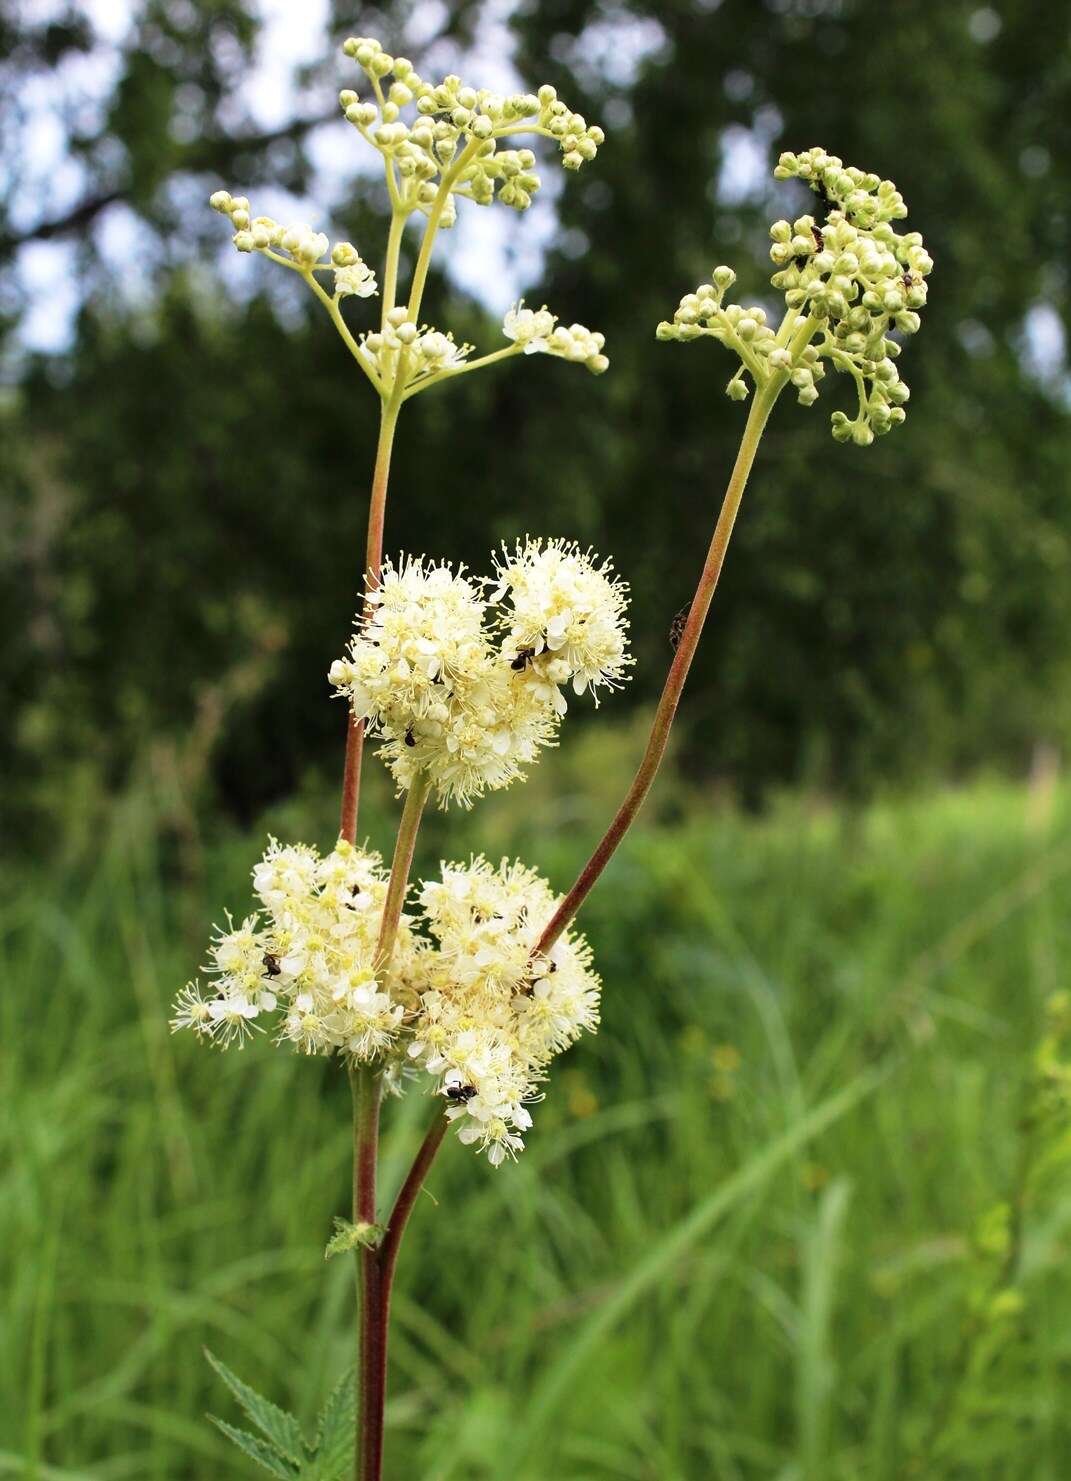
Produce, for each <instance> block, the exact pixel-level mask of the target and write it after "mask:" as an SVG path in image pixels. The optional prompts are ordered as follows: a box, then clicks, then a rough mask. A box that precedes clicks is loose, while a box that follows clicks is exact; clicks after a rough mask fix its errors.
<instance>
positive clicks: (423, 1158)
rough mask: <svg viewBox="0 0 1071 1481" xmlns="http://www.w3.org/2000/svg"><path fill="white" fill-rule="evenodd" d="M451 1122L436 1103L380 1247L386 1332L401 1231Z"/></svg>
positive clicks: (402, 1232)
mask: <svg viewBox="0 0 1071 1481" xmlns="http://www.w3.org/2000/svg"><path fill="white" fill-rule="evenodd" d="M449 1124H450V1123H449V1122H448V1121H447V1119H446V1116H445V1114H444V1113H443V1111H442V1109H441V1108H439V1107H436V1112H435V1119H434V1121H433V1122H432V1123H431V1125H430V1127H429V1128H428V1133H427V1136H425V1138H424V1140H423V1141H422V1142H421V1144H420V1150H419V1152H418V1153H417V1154H416V1157H415V1158H414V1159H413V1165H412V1167H411V1168H410V1169H409V1174H408V1176H407V1177H406V1180H405V1182H404V1183H403V1184H402V1186H401V1188H400V1189H399V1192H398V1197H397V1198H396V1199H395V1200H394V1207H393V1208H392V1209H391V1214H390V1223H389V1224H388V1225H387V1232H386V1234H385V1235H384V1236H383V1243H382V1244H381V1245H380V1247H379V1268H380V1282H381V1286H382V1291H383V1327H384V1336H385V1335H386V1325H387V1321H386V1319H387V1316H388V1313H389V1308H390V1293H391V1287H392V1285H393V1284H394V1267H395V1266H396V1265H397V1263H398V1250H399V1248H400V1247H401V1243H402V1235H403V1234H404V1233H405V1226H406V1225H407V1224H408V1222H409V1216H410V1214H411V1213H412V1212H413V1206H414V1204H415V1203H416V1200H417V1194H418V1193H419V1192H420V1190H421V1188H422V1187H423V1185H424V1179H425V1178H426V1177H427V1175H428V1172H429V1170H430V1168H431V1164H432V1163H433V1162H434V1161H435V1157H436V1154H437V1153H438V1151H439V1148H440V1147H441V1146H442V1144H443V1138H444V1137H445V1136H446V1132H447V1128H448V1126H449Z"/></svg>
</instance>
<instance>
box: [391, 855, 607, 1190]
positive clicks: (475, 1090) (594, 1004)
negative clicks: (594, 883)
mask: <svg viewBox="0 0 1071 1481" xmlns="http://www.w3.org/2000/svg"><path fill="white" fill-rule="evenodd" d="M419 895H420V904H421V908H422V910H423V912H424V917H425V920H426V922H427V928H428V931H429V932H430V934H431V937H432V939H433V941H434V943H435V950H434V951H432V952H428V953H427V954H425V956H424V957H423V958H422V959H421V966H422V969H423V980H424V981H425V982H427V983H428V984H430V985H429V987H428V988H427V989H426V990H425V991H424V992H423V993H422V994H421V997H420V1005H419V1009H418V1011H417V1014H416V1016H415V1018H414V1022H413V1030H412V1033H413V1038H412V1042H411V1044H410V1046H409V1050H408V1053H409V1056H410V1058H411V1059H413V1060H415V1061H416V1062H418V1063H420V1064H422V1065H423V1067H424V1068H425V1069H426V1070H427V1071H428V1072H429V1073H431V1074H437V1075H438V1076H439V1077H440V1080H439V1088H440V1092H441V1093H442V1094H443V1095H444V1096H445V1098H446V1100H447V1102H448V1109H447V1115H448V1116H449V1118H450V1120H451V1121H453V1122H455V1123H456V1124H457V1128H458V1136H459V1138H460V1140H461V1141H463V1142H465V1143H467V1144H472V1145H475V1146H477V1148H478V1149H479V1150H486V1151H487V1153H488V1158H489V1160H490V1161H491V1163H492V1164H493V1165H497V1164H498V1163H500V1162H501V1161H502V1160H504V1158H506V1157H507V1156H515V1155H516V1153H517V1152H518V1151H519V1150H520V1149H521V1146H522V1141H523V1133H524V1132H525V1131H527V1130H528V1128H529V1127H530V1126H531V1124H532V1118H531V1114H530V1112H529V1111H528V1109H527V1105H528V1104H529V1103H530V1102H531V1101H532V1100H533V1099H534V1098H536V1097H537V1095H538V1086H539V1083H540V1081H541V1080H542V1079H543V1076H544V1074H545V1069H546V1066H547V1064H548V1063H549V1062H550V1060H551V1059H553V1058H554V1057H555V1056H556V1055H558V1054H560V1053H561V1052H562V1050H564V1049H565V1048H567V1047H568V1045H569V1044H571V1043H573V1042H574V1040H575V1039H577V1038H578V1037H579V1036H580V1034H581V1033H584V1032H585V1031H592V1030H594V1028H595V1027H596V1025H597V1023H598V1005H599V991H600V984H599V979H598V977H597V975H596V974H595V973H594V971H593V970H592V967H591V951H590V948H589V947H588V945H587V942H586V941H585V940H584V938H583V937H582V936H577V935H574V934H573V933H572V932H570V931H566V932H565V933H564V934H563V935H562V937H561V938H560V939H559V940H558V942H557V943H556V944H555V946H554V948H553V949H552V951H551V952H550V954H549V955H548V956H546V957H535V958H534V959H533V950H534V948H535V946H536V944H537V942H538V940H539V936H540V934H541V932H542V930H543V927H544V926H545V925H546V923H547V921H548V920H549V919H550V917H551V915H552V914H553V912H554V909H555V906H556V905H557V897H556V896H555V895H554V893H553V892H552V891H551V889H550V887H549V886H548V885H547V883H546V881H545V880H543V879H541V878H540V876H539V875H538V874H536V873H535V872H534V871H533V870H531V869H527V868H526V867H525V866H524V865H522V864H519V863H509V862H507V861H506V860H503V861H502V863H501V864H500V865H499V867H498V868H497V869H495V868H493V867H492V866H491V865H490V864H489V863H488V862H487V860H486V859H484V858H482V857H478V858H475V859H473V860H471V861H470V862H469V863H468V864H444V865H443V866H442V871H441V875H440V878H439V879H437V880H430V881H425V882H424V883H423V884H422V885H421V886H420V887H419Z"/></svg>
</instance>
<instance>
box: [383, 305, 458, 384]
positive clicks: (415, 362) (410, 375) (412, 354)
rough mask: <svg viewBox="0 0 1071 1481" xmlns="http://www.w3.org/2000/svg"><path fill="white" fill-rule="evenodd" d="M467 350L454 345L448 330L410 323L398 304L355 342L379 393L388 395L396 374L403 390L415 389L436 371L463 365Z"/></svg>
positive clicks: (453, 368)
mask: <svg viewBox="0 0 1071 1481" xmlns="http://www.w3.org/2000/svg"><path fill="white" fill-rule="evenodd" d="M471 351H472V346H471V345H470V344H462V345H459V344H457V343H456V342H455V340H454V336H453V335H452V334H450V333H447V334H443V333H441V332H440V331H439V330H438V329H432V328H431V327H430V326H429V325H427V324H421V325H417V324H414V323H413V321H412V320H411V319H410V318H409V316H408V314H407V313H406V310H405V309H404V308H401V307H398V308H393V309H391V310H390V312H389V313H388V314H387V315H386V318H385V319H384V322H383V325H382V327H381V328H380V329H377V330H375V331H374V332H373V333H370V334H364V335H362V336H361V338H360V340H359V345H358V352H359V354H360V356H361V359H362V360H363V362H364V364H365V366H366V368H367V369H368V371H369V374H370V375H371V377H372V381H373V383H374V384H375V385H376V386H378V388H379V390H380V392H381V393H382V394H383V395H389V394H390V392H391V391H392V390H393V389H394V386H395V384H396V381H397V379H398V377H399V376H400V377H401V380H402V386H403V389H404V390H406V391H408V390H416V389H419V387H420V386H421V385H422V384H423V383H424V382H425V381H426V380H428V379H429V378H430V377H431V376H433V375H437V374H438V373H439V372H440V371H444V370H446V371H449V370H456V369H457V368H458V367H459V366H461V365H463V364H464V363H465V360H466V359H467V357H468V356H469V354H470V353H471Z"/></svg>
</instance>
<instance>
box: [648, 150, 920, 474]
mask: <svg viewBox="0 0 1071 1481" xmlns="http://www.w3.org/2000/svg"><path fill="white" fill-rule="evenodd" d="M774 176H775V178H776V179H778V180H789V179H798V180H800V181H801V182H803V183H804V184H805V185H807V186H808V187H809V188H810V189H811V190H812V191H813V192H814V193H815V194H816V195H817V196H818V197H819V199H820V201H821V204H822V213H821V214H822V215H823V216H824V219H823V220H821V221H820V220H819V219H818V218H817V217H816V216H815V215H812V214H809V213H805V214H803V215H801V216H799V217H797V218H796V219H795V220H794V221H792V222H789V221H775V222H774V224H773V226H772V227H771V228H770V236H771V238H772V240H773V246H772V247H771V249H770V256H771V259H772V261H773V263H774V266H775V268H776V269H777V271H775V273H774V275H773V277H772V278H771V283H772V284H773V286H774V287H775V288H777V289H779V290H780V291H781V292H782V293H783V294H784V298H785V309H786V312H785V315H784V318H783V320H782V322H781V324H780V325H779V326H778V327H777V328H776V329H775V328H774V327H773V326H771V325H769V324H767V322H766V313H765V311H764V310H763V309H762V308H761V307H758V306H752V307H741V306H740V305H738V304H732V303H726V302H725V295H726V293H727V292H728V290H729V289H730V288H731V287H732V286H733V283H734V282H735V280H736V274H735V273H734V272H733V270H732V269H731V268H729V267H726V266H719V267H716V268H715V269H714V271H713V273H712V275H711V281H710V282H708V283H701V284H700V285H699V287H698V288H697V289H696V290H695V292H694V293H689V294H686V295H685V296H684V297H683V298H682V299H681V301H680V304H679V306H678V308H677V310H676V312H675V314H674V316H673V320H672V322H669V321H664V322H663V323H661V324H660V325H659V326H658V330H657V335H658V338H659V339H663V340H670V339H674V340H682V341H687V340H693V339H699V338H701V337H709V338H712V339H716V340H718V341H719V342H720V343H722V344H724V345H726V346H727V347H728V348H729V349H730V350H732V351H733V352H734V353H735V354H736V355H737V357H738V358H739V360H740V369H739V370H738V371H737V373H736V374H735V375H734V376H733V377H732V379H731V380H730V381H729V384H728V387H727V390H728V394H729V395H730V396H731V397H732V398H733V399H734V400H743V399H745V398H746V397H747V396H748V394H749V387H748V377H750V379H751V381H752V382H753V383H754V384H755V385H756V386H758V387H759V388H762V387H765V386H767V385H769V384H770V383H771V381H774V380H775V379H776V381H777V382H778V384H785V383H791V385H792V386H793V388H794V389H795V391H796V395H797V399H798V401H799V402H800V404H801V405H803V406H811V405H813V404H814V402H815V401H817V399H818V394H819V391H818V382H819V381H820V380H821V379H822V378H823V376H824V374H825V368H826V363H828V364H829V365H831V366H832V367H833V369H834V370H836V371H838V372H839V373H841V374H844V375H848V376H850V377H851V379H852V380H853V381H854V383H855V388H856V393H857V400H858V408H857V412H856V415H855V416H854V417H853V418H849V417H848V416H847V414H846V413H845V412H843V411H835V412H834V413H833V416H832V420H831V427H832V432H833V436H834V438H835V439H836V440H837V441H838V442H848V441H851V442H854V443H856V444H857V445H858V446H862V447H865V446H867V445H868V444H869V443H871V442H873V440H874V438H875V436H882V435H884V434H885V433H886V432H889V431H891V430H892V428H893V427H896V426H899V425H901V424H902V422H903V421H904V419H905V417H906V411H905V403H906V402H907V400H908V397H909V395H910V392H909V390H908V387H907V385H906V383H905V382H904V381H903V380H902V379H901V378H900V373H899V370H898V368H897V366H896V363H895V362H896V360H897V359H898V358H899V355H900V352H901V344H900V341H899V339H897V338H894V337H893V336H894V335H900V336H909V335H913V334H915V333H917V332H918V329H919V327H920V323H921V318H920V312H921V310H922V309H923V308H924V307H925V304H926V299H927V284H926V278H927V277H928V276H929V274H930V272H931V271H932V268H933V259H932V258H931V257H930V254H929V253H928V252H927V250H926V248H925V246H924V244H923V241H922V237H921V235H920V234H919V233H918V232H908V233H903V234H901V233H898V232H897V231H896V230H895V228H894V226H893V224H892V223H893V222H894V221H899V220H902V218H903V217H904V216H906V215H907V207H906V205H905V204H904V200H903V197H902V196H901V194H900V192H899V191H898V190H897V189H896V186H895V185H894V184H893V183H892V181H891V180H882V179H880V178H879V177H878V176H877V175H874V174H868V173H865V172H864V171H862V170H858V169H855V168H854V167H845V166H844V165H843V163H842V161H841V160H840V159H839V158H837V157H836V156H835V155H830V154H827V153H826V151H825V150H824V149H820V148H814V149H808V150H805V151H804V152H803V153H801V154H792V153H785V154H782V155H781V157H780V160H779V162H778V164H777V167H776V169H775V170H774Z"/></svg>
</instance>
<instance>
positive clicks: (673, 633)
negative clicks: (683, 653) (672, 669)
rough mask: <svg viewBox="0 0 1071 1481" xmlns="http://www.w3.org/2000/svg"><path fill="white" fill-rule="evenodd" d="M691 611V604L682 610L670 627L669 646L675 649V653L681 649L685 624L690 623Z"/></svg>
mask: <svg viewBox="0 0 1071 1481" xmlns="http://www.w3.org/2000/svg"><path fill="white" fill-rule="evenodd" d="M691 610H692V604H691V602H689V603H688V605H687V606H686V607H682V608H681V609H680V611H679V612H678V613H677V615H676V617H674V619H673V621H672V622H671V623H670V625H669V646H670V647H671V648H672V649H673V651H674V653H676V651H677V649H678V648H679V647H680V641H681V638H683V636H684V628H685V624H686V623H687V621H688V613H689V612H690V611H691Z"/></svg>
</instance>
